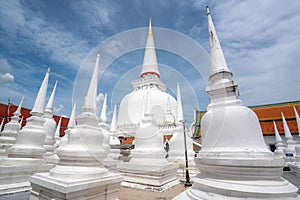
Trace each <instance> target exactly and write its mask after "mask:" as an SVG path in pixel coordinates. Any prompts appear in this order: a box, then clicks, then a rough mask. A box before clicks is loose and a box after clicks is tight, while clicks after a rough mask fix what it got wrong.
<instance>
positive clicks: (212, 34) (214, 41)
mask: <svg viewBox="0 0 300 200" xmlns="http://www.w3.org/2000/svg"><path fill="white" fill-rule="evenodd" d="M206 11H207V18H208V33H209V44H210V65H211V71H210V73H211V76H212V75H213V74H216V73H218V72H221V71H226V72H230V71H229V69H228V67H227V63H226V60H225V57H224V53H223V50H222V48H221V45H220V41H219V38H218V36H217V33H216V29H215V26H214V23H213V21H212V18H211V15H210V11H209V8H208V6H207V7H206ZM230 73H231V72H230Z"/></svg>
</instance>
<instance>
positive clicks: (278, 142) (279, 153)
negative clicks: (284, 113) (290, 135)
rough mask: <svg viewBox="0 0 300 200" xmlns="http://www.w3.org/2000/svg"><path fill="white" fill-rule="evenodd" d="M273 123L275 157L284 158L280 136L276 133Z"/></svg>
mask: <svg viewBox="0 0 300 200" xmlns="http://www.w3.org/2000/svg"><path fill="white" fill-rule="evenodd" d="M273 123H274V133H275V142H276V145H275V146H276V150H275V152H274V153H275V155H276V156H278V157H280V158H284V157H285V155H284V152H283V149H284V144H283V143H282V139H281V137H280V134H279V132H278V129H277V126H276V123H275V121H273Z"/></svg>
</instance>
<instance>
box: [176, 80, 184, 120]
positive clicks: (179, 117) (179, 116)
mask: <svg viewBox="0 0 300 200" xmlns="http://www.w3.org/2000/svg"><path fill="white" fill-rule="evenodd" d="M180 120H183V112H182V102H181V93H180V86H179V83H177V113H176V123H179V122H180Z"/></svg>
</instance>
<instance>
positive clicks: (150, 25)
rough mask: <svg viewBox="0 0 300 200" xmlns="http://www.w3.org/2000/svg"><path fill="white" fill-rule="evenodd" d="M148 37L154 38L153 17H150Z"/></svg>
mask: <svg viewBox="0 0 300 200" xmlns="http://www.w3.org/2000/svg"><path fill="white" fill-rule="evenodd" d="M148 36H152V17H150V21H149V28H148Z"/></svg>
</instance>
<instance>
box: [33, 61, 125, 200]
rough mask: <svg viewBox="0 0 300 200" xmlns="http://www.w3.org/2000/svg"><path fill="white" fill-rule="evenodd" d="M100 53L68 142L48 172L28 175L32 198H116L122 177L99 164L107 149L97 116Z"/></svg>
mask: <svg viewBox="0 0 300 200" xmlns="http://www.w3.org/2000/svg"><path fill="white" fill-rule="evenodd" d="M99 56H100V55H98V56H97V59H96V64H95V67H94V71H93V74H92V78H91V82H90V85H89V89H88V92H87V95H86V97H85V101H84V105H83V107H82V113H81V114H80V115H78V116H77V117H76V121H77V125H76V126H75V127H74V128H73V129H71V130H70V132H69V134H68V141H67V143H65V144H64V145H61V146H60V147H59V148H58V149H57V150H56V153H57V156H58V157H59V159H60V160H59V163H58V165H56V166H55V167H54V168H53V169H52V170H50V172H49V173H38V174H35V175H34V176H32V177H31V178H30V182H31V186H32V192H31V197H30V198H31V200H35V199H56V200H60V199H61V200H62V199H70V200H71V199H72V200H73V199H117V197H118V191H119V186H120V183H121V181H122V177H121V176H120V175H119V174H114V173H110V172H108V170H107V169H106V168H105V167H104V166H103V165H102V160H103V159H104V157H105V156H106V154H107V152H106V149H105V148H104V145H103V144H104V133H103V132H102V131H101V129H99V126H98V121H99V118H98V117H97V115H96V110H97V109H96V94H97V84H98V65H99Z"/></svg>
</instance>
